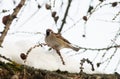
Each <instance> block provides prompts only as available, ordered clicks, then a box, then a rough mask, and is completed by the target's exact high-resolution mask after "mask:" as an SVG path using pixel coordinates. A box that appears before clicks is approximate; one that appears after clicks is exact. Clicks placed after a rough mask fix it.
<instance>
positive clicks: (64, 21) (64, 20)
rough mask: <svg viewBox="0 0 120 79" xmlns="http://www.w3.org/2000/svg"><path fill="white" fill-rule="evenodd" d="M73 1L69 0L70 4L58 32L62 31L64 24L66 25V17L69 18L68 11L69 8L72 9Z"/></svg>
mask: <svg viewBox="0 0 120 79" xmlns="http://www.w3.org/2000/svg"><path fill="white" fill-rule="evenodd" d="M71 2H72V0H68V6H67V9H66V12H65V15H64V18H63V20H62V24H61V27H60V29H59V30H58V33H60V32H61V31H62V29H63V26H64V24H65V23H66V18H67V15H68V11H69V9H70V5H71Z"/></svg>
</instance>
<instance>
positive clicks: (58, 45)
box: [45, 29, 80, 51]
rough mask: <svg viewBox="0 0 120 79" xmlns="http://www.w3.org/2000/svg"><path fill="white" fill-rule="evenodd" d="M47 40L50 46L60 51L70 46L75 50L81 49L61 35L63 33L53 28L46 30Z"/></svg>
mask: <svg viewBox="0 0 120 79" xmlns="http://www.w3.org/2000/svg"><path fill="white" fill-rule="evenodd" d="M45 42H46V44H47V45H48V46H50V47H52V48H53V49H55V50H57V51H59V50H61V49H63V48H70V49H73V50H74V51H79V49H80V48H78V47H75V46H73V45H72V44H71V43H70V42H69V41H68V40H66V39H65V38H64V37H62V36H61V34H58V33H54V32H53V31H52V30H51V29H47V30H46V36H45Z"/></svg>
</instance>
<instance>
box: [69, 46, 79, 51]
mask: <svg viewBox="0 0 120 79" xmlns="http://www.w3.org/2000/svg"><path fill="white" fill-rule="evenodd" d="M70 48H71V49H73V50H74V51H79V50H80V48H79V47H75V46H72V45H70Z"/></svg>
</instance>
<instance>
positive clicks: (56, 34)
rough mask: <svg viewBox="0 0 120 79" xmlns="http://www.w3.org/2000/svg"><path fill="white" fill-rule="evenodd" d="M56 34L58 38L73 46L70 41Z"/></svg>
mask: <svg viewBox="0 0 120 79" xmlns="http://www.w3.org/2000/svg"><path fill="white" fill-rule="evenodd" d="M54 34H55V36H56V38H60V39H62V40H63V41H65V42H67V43H69V44H71V43H70V42H69V41H68V40H66V39H65V38H63V37H62V36H61V35H60V34H58V33H54Z"/></svg>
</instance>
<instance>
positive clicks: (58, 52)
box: [56, 50, 65, 65]
mask: <svg viewBox="0 0 120 79" xmlns="http://www.w3.org/2000/svg"><path fill="white" fill-rule="evenodd" d="M56 52H57V54H58V55H59V56H60V59H61V61H62V64H63V65H65V62H64V60H63V57H62V55H61V54H60V51H59V50H56Z"/></svg>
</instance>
